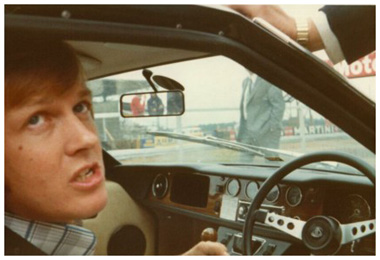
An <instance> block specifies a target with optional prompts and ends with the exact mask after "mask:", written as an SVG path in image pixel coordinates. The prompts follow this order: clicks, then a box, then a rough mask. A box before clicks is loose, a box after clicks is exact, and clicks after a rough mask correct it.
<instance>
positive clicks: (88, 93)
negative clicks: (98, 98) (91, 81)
mask: <svg viewBox="0 0 380 260" xmlns="http://www.w3.org/2000/svg"><path fill="white" fill-rule="evenodd" d="M79 96H80V97H86V96H89V97H91V96H92V92H91V90H90V89H88V88H87V87H85V88H83V89H82V90H81V91H80V92H79Z"/></svg>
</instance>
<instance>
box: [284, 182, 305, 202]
mask: <svg viewBox="0 0 380 260" xmlns="http://www.w3.org/2000/svg"><path fill="white" fill-rule="evenodd" d="M302 196H303V195H302V190H301V189H300V188H299V187H298V186H290V187H289V188H288V189H287V190H286V196H285V198H286V202H287V203H288V205H289V206H291V207H295V206H298V205H299V204H300V203H301V201H302Z"/></svg>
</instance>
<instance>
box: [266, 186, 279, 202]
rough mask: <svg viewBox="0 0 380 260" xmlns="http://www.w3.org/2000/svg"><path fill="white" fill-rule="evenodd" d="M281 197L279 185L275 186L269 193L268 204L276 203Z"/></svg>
mask: <svg viewBox="0 0 380 260" xmlns="http://www.w3.org/2000/svg"><path fill="white" fill-rule="evenodd" d="M279 197H280V187H279V186H278V185H276V186H274V187H273V188H272V189H271V190H270V192H269V193H268V195H267V197H266V200H267V201H268V202H272V203H273V202H276V201H277V200H278V198H279Z"/></svg>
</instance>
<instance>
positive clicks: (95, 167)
mask: <svg viewBox="0 0 380 260" xmlns="http://www.w3.org/2000/svg"><path fill="white" fill-rule="evenodd" d="M103 181H104V176H103V170H102V167H100V165H99V164H98V163H93V164H90V165H87V166H85V167H83V168H82V169H79V170H78V171H77V172H76V173H75V174H74V176H73V177H72V179H71V181H70V183H71V184H72V185H74V187H76V188H78V189H82V190H83V189H92V188H94V187H97V186H98V185H99V184H100V183H102V182H103Z"/></svg>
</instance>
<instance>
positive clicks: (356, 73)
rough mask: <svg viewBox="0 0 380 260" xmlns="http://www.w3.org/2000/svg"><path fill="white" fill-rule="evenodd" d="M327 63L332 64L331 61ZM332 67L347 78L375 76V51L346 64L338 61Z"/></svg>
mask: <svg viewBox="0 0 380 260" xmlns="http://www.w3.org/2000/svg"><path fill="white" fill-rule="evenodd" d="M327 63H328V64H330V65H331V66H333V64H332V62H331V61H327ZM334 68H335V69H336V70H337V71H338V72H340V73H341V74H343V75H344V76H345V77H347V78H360V77H369V76H376V51H374V52H372V53H371V54H369V55H366V56H364V57H363V58H361V59H359V60H357V61H355V62H353V63H351V64H350V65H348V64H347V63H345V62H340V63H338V64H336V65H335V66H334Z"/></svg>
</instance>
